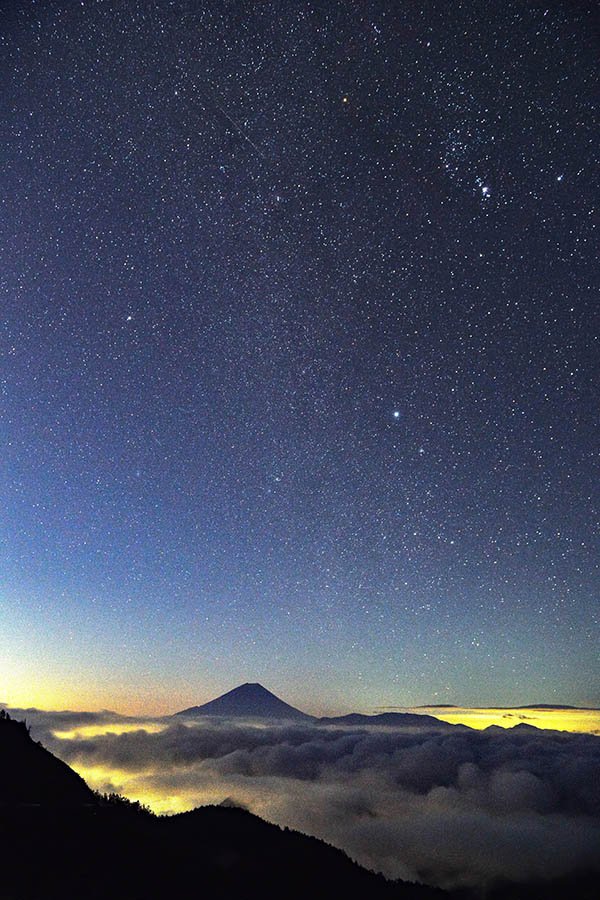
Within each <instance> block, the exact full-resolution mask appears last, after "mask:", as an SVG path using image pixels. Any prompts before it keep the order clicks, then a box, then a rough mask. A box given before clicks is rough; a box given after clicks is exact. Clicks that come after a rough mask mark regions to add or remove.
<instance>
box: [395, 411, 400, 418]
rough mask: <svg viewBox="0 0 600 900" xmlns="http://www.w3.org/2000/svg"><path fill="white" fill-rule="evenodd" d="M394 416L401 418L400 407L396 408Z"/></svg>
mask: <svg viewBox="0 0 600 900" xmlns="http://www.w3.org/2000/svg"><path fill="white" fill-rule="evenodd" d="M394 418H395V419H399V418H400V410H399V409H395V410H394Z"/></svg>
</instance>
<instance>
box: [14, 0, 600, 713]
mask: <svg viewBox="0 0 600 900" xmlns="http://www.w3.org/2000/svg"><path fill="white" fill-rule="evenodd" d="M0 37H1V47H2V54H1V60H2V61H1V62H0V70H1V78H2V84H3V92H2V93H3V97H2V101H1V103H2V108H1V113H0V129H1V134H0V136H1V140H2V146H3V152H2V156H3V175H2V179H1V181H0V203H1V210H2V214H1V218H0V254H1V260H0V262H1V265H0V271H1V284H0V306H1V310H2V317H1V324H0V328H1V331H0V392H1V393H0V400H1V414H2V415H1V423H0V439H1V441H2V465H1V469H0V507H1V508H2V509H3V514H2V522H1V525H0V528H1V532H0V541H1V543H0V553H1V557H0V558H1V561H2V562H1V566H0V573H1V574H0V588H1V591H2V594H1V596H2V609H3V611H4V615H3V619H4V620H5V621H4V624H3V631H4V633H5V634H6V635H7V639H6V642H7V651H8V656H7V662H6V673H3V676H4V678H5V683H6V684H7V690H8V691H9V692H10V691H11V690H12V691H13V692H15V696H16V699H17V700H19V701H23V702H24V700H23V698H25V694H26V693H27V692H26V690H25V687H24V685H25V683H26V682H28V683H29V682H32V681H34V682H36V683H38V682H41V681H43V682H44V683H46V684H49V685H51V686H52V690H53V691H54V693H55V694H58V693H60V691H61V690H62V691H66V692H67V695H68V691H69V690H71V689H73V680H74V679H77V681H78V684H79V686H80V688H81V690H83V691H84V693H85V692H86V691H87V692H88V695H91V694H94V696H98V698H99V702H100V700H101V701H102V702H103V703H107V704H108V703H109V699H110V697H113V696H117V695H118V697H119V698H121V702H122V704H123V705H124V707H126V706H127V703H130V705H131V704H132V703H133V700H132V698H134V697H137V698H138V700H139V702H140V703H146V704H147V705H149V706H151V705H152V704H151V699H152V698H153V697H154V698H155V699H156V697H159V696H160V697H163V696H167V695H170V693H171V694H172V695H173V696H175V695H177V696H178V697H183V696H184V695H185V696H186V697H188V696H189V698H190V702H191V701H197V700H199V699H201V698H200V697H199V696H198V691H199V690H200V689H201V688H202V689H204V686H206V685H218V686H219V687H222V688H223V689H225V688H227V687H230V686H233V684H235V683H236V682H237V681H238V680H240V679H241V680H250V681H255V680H260V681H267V682H269V683H270V684H272V685H273V686H274V687H276V688H277V689H278V693H284V694H285V695H286V697H287V698H289V700H290V702H297V703H298V704H299V705H302V704H300V699H301V698H305V696H306V694H307V693H308V694H310V696H315V697H319V698H322V700H323V703H324V704H329V706H334V705H335V704H336V703H339V702H344V703H346V701H347V702H348V703H349V704H350V705H353V706H355V707H356V706H359V705H361V704H362V705H363V707H367V706H369V705H377V704H381V703H384V702H387V701H389V702H392V703H397V704H406V705H409V704H413V703H419V702H422V703H426V702H433V701H435V700H436V699H437V700H438V701H440V702H441V701H442V700H443V701H445V702H459V703H470V704H477V703H481V704H489V703H496V704H502V703H511V702H534V701H535V702H552V701H556V702H563V703H570V702H571V703H588V704H596V705H600V693H599V691H600V684H599V682H598V657H597V646H598V637H599V634H598V605H597V598H598V587H599V581H600V579H599V567H598V560H599V558H600V556H599V553H598V550H599V546H598V525H599V499H600V498H599V493H600V492H599V489H598V485H599V484H600V479H599V477H598V404H597V399H598V371H599V366H598V363H599V353H598V349H599V348H598V319H599V316H598V296H597V288H598V266H597V260H596V257H597V246H598V244H597V229H596V227H595V226H596V210H595V206H596V204H597V197H598V159H597V146H598V143H597V139H598V129H597V118H596V113H595V108H596V105H597V97H598V80H599V79H598V74H597V71H598V70H597V59H596V56H597V41H596V39H595V38H594V14H593V11H592V6H591V5H590V6H587V5H586V4H585V3H582V4H563V3H554V4H546V5H544V4H537V3H532V4H523V3H517V2H507V3H505V4H494V5H492V6H490V4H489V3H484V2H479V0H474V2H469V3H461V2H457V3H452V4H447V3H439V2H426V3H421V4H409V3H400V4H388V3H379V2H370V0H369V2H365V3H362V4H351V3H340V2H333V0H332V2H315V3H306V2H301V3H297V4H288V3H281V2H265V3H260V4H245V3H238V2H235V3H233V2H223V3H202V4H201V3H197V2H191V0H183V2H177V3H175V2H164V3H163V2H161V3H158V2H155V0H149V2H137V0H125V2H119V3H115V2H113V0H87V2H85V0H84V2H81V3H65V2H45V3H36V2H21V3H12V4H10V5H9V7H8V9H6V10H4V12H3V13H2V22H1V23H0ZM141 685H143V687H141ZM144 691H145V692H146V693H144ZM207 691H208V688H207ZM102 692H104V693H102ZM17 694H18V696H17ZM148 698H150V699H148ZM8 699H10V697H9V698H8ZM133 705H135V704H134V703H133ZM173 705H174V707H177V706H178V705H179V706H181V705H182V704H181V703H174V704H173ZM304 705H306V703H304Z"/></svg>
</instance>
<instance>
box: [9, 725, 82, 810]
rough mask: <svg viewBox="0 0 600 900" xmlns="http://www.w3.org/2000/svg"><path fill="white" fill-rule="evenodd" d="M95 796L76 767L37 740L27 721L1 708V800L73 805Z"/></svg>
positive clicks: (25, 804)
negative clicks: (33, 737) (76, 771)
mask: <svg viewBox="0 0 600 900" xmlns="http://www.w3.org/2000/svg"><path fill="white" fill-rule="evenodd" d="M94 802H95V795H94V793H93V792H92V791H91V790H90V789H89V787H88V786H87V784H86V783H85V781H84V780H83V778H80V776H79V775H77V774H76V773H75V772H74V771H73V769H71V768H69V766H68V765H67V764H66V763H64V762H61V761H60V759H57V758H56V757H55V756H53V755H52V753H49V752H48V750H46V749H45V748H44V747H42V745H41V744H37V743H35V741H33V740H32V739H31V737H30V735H29V729H28V728H27V726H26V725H25V723H24V722H17V721H15V720H14V719H11V718H10V716H8V715H7V714H6V712H5V711H4V710H0V803H2V804H10V805H17V806H42V805H43V806H57V805H58V806H65V805H67V806H73V805H78V804H89V803H94Z"/></svg>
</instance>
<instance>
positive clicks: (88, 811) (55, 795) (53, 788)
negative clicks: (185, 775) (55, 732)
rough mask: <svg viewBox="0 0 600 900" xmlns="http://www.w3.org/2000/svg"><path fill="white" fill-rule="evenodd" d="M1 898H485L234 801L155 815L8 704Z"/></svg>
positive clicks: (541, 893) (542, 890)
mask: <svg viewBox="0 0 600 900" xmlns="http://www.w3.org/2000/svg"><path fill="white" fill-rule="evenodd" d="M0 776H1V777H0V846H1V847H2V859H3V866H2V869H1V870H0V900H42V898H43V900H106V898H108V897H110V898H111V900H181V898H187V897H190V898H195V897H207V898H210V900H213V898H215V900H226V898H227V900H229V898H232V900H269V898H275V897H278V898H280V897H285V898H291V900H300V898H303V900H304V898H311V900H313V898H314V900H325V898H328V900H329V898H332V897H354V896H359V897H368V898H369V900H481V897H480V894H479V893H477V892H476V893H471V892H470V891H466V890H462V891H454V892H445V891H442V890H438V889H436V888H429V887H426V886H424V885H419V884H410V883H406V882H398V881H397V882H389V881H386V880H385V879H384V878H382V877H381V876H379V875H376V874H374V873H372V872H369V871H367V870H366V869H363V868H361V867H360V866H359V865H357V864H356V863H354V862H353V861H352V860H350V859H349V858H348V857H347V856H346V855H345V854H344V853H342V852H341V851H340V850H337V849H335V848H334V847H331V846H329V845H328V844H325V843H324V842H323V841H319V840H317V839H316V838H312V837H307V836H306V835H303V834H299V833H298V832H294V831H289V830H288V829H285V828H284V829H281V828H279V827H278V826H276V825H271V824H269V823H267V822H264V821H262V820H261V819H259V818H257V817H256V816H254V815H252V814H251V813H249V812H247V811H246V810H243V809H239V808H235V807H232V806H230V805H227V806H212V807H202V808H199V809H195V810H193V811H192V812H188V813H182V814H180V815H176V816H165V817H160V816H154V815H153V814H152V813H150V812H149V811H148V810H146V809H145V808H144V807H142V806H140V804H138V803H131V802H129V801H128V800H125V799H124V798H122V797H118V796H117V795H114V794H113V795H109V796H106V795H105V796H101V795H99V794H97V793H95V792H93V791H91V790H89V788H88V787H87V786H86V785H85V782H83V780H82V779H81V778H79V776H78V775H76V774H75V773H74V772H73V771H72V770H71V769H70V768H69V767H68V766H67V765H65V764H64V763H62V762H60V761H59V760H57V759H56V758H55V757H54V756H52V754H51V753H49V752H48V751H46V750H45V749H44V748H43V747H41V746H40V745H39V744H36V743H34V742H33V741H32V739H31V738H30V736H29V732H28V729H27V727H26V726H25V724H24V723H21V722H15V721H14V720H12V719H10V718H9V717H8V716H7V715H6V713H4V712H0ZM573 897H577V900H595V898H596V897H597V878H596V875H595V873H591V874H586V873H583V874H582V873H580V874H578V875H576V876H573V877H568V878H564V879H561V880H559V881H556V882H553V883H550V884H548V883H547V882H538V883H534V884H527V885H522V884H518V885H516V884H512V883H509V882H506V883H503V884H500V885H497V886H496V887H495V888H492V890H491V891H490V892H489V893H487V894H486V900H515V898H519V900H573Z"/></svg>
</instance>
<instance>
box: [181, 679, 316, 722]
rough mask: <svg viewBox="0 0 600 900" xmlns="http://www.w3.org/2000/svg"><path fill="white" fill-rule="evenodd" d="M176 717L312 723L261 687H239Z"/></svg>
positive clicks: (308, 717) (258, 685)
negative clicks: (216, 717) (291, 720)
mask: <svg viewBox="0 0 600 900" xmlns="http://www.w3.org/2000/svg"><path fill="white" fill-rule="evenodd" d="M175 715H176V716H226V717H230V716H232V717H237V718H248V719H251V718H261V719H295V720H302V721H305V722H310V721H314V719H313V717H312V716H309V715H307V714H306V713H303V712H301V710H299V709H296V708H295V707H294V706H290V705H289V703H285V702H284V701H283V700H280V699H279V697H276V696H275V694H272V693H271V691H268V690H267V689H266V688H264V687H263V686H262V684H250V683H246V684H241V685H240V686H239V687H236V688H234V689H233V690H232V691H228V692H227V693H226V694H222V695H221V696H220V697H217V698H216V699H215V700H210V701H209V702H208V703H204V704H203V705H202V706H190V707H189V709H182V710H181V711H180V712H178V713H175Z"/></svg>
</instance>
